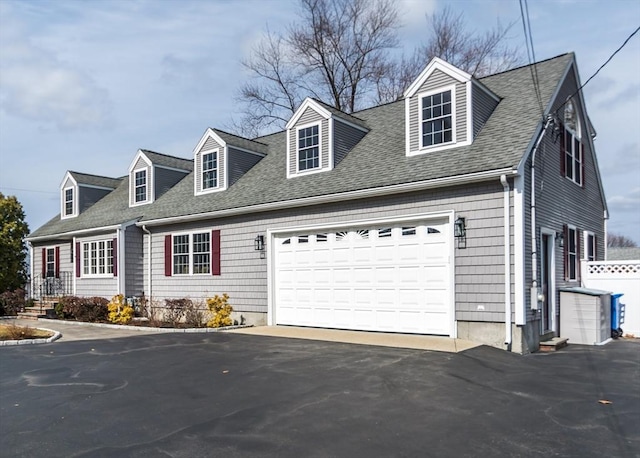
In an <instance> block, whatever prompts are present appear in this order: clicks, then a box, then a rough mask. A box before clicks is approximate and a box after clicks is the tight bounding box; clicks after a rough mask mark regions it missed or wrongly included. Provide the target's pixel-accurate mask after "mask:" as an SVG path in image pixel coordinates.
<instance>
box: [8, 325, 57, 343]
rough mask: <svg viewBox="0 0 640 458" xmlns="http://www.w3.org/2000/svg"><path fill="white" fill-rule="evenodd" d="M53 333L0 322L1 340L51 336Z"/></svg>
mask: <svg viewBox="0 0 640 458" xmlns="http://www.w3.org/2000/svg"><path fill="white" fill-rule="evenodd" d="M52 335H53V334H52V333H51V332H49V331H44V330H42V329H36V328H30V327H29V326H16V325H15V324H9V325H5V324H0V341H1V340H24V339H42V338H45V339H46V338H48V337H51V336H52Z"/></svg>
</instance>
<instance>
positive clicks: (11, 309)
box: [0, 289, 26, 316]
mask: <svg viewBox="0 0 640 458" xmlns="http://www.w3.org/2000/svg"><path fill="white" fill-rule="evenodd" d="M25 305H26V300H25V291H24V289H16V290H15V291H5V292H4V293H2V294H0V316H4V315H11V316H13V315H17V314H18V312H19V311H21V310H24V307H25Z"/></svg>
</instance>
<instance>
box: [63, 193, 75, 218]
mask: <svg viewBox="0 0 640 458" xmlns="http://www.w3.org/2000/svg"><path fill="white" fill-rule="evenodd" d="M64 216H73V188H67V189H65V190H64Z"/></svg>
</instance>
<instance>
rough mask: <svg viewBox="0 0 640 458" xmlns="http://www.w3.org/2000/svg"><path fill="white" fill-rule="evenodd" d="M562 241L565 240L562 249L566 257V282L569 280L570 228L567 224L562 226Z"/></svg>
mask: <svg viewBox="0 0 640 458" xmlns="http://www.w3.org/2000/svg"><path fill="white" fill-rule="evenodd" d="M562 237H563V238H562V240H564V247H563V248H562V250H563V251H562V255H563V257H564V280H565V281H568V280H569V227H568V226H567V225H566V224H563V225H562Z"/></svg>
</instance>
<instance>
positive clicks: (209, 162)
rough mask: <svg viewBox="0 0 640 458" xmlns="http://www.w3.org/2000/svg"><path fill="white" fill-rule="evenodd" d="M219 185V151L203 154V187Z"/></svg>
mask: <svg viewBox="0 0 640 458" xmlns="http://www.w3.org/2000/svg"><path fill="white" fill-rule="evenodd" d="M216 187H218V152H217V151H214V152H212V153H206V154H203V155H202V189H211V188H216Z"/></svg>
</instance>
